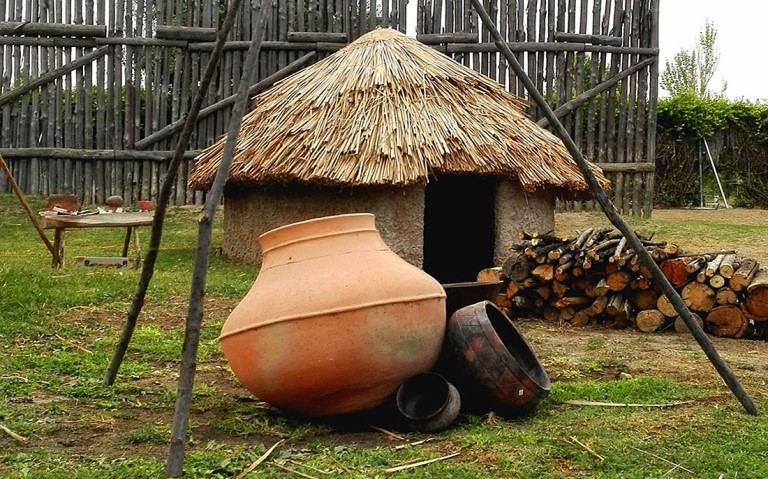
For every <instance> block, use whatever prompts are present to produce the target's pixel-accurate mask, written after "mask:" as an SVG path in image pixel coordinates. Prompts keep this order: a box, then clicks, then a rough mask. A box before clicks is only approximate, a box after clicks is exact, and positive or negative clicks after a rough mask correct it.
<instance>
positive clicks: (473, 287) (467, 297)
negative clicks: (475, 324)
mask: <svg viewBox="0 0 768 479" xmlns="http://www.w3.org/2000/svg"><path fill="white" fill-rule="evenodd" d="M501 285H502V281H484V282H466V283H447V284H443V285H442V286H443V289H444V290H445V313H446V317H447V318H450V317H451V315H452V314H453V313H454V312H456V311H458V310H459V309H461V308H463V307H464V306H469V305H470V304H475V303H477V302H479V301H484V300H487V301H493V300H494V299H496V295H497V294H499V290H500V289H501Z"/></svg>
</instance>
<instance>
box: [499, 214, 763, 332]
mask: <svg viewBox="0 0 768 479" xmlns="http://www.w3.org/2000/svg"><path fill="white" fill-rule="evenodd" d="M638 236H639V238H640V240H641V242H642V244H643V246H644V247H645V249H646V250H647V251H648V252H649V253H650V255H651V257H652V258H653V259H654V261H655V262H656V263H657V264H658V265H659V267H660V268H661V270H662V272H663V273H664V275H665V276H666V277H667V278H668V279H669V281H670V283H672V285H673V286H674V287H675V288H676V289H677V291H678V292H679V293H680V295H681V297H682V298H683V301H684V302H685V304H686V305H688V307H689V308H690V309H691V311H692V312H693V313H694V318H695V319H696V320H697V321H700V324H702V325H703V326H704V328H705V330H706V331H707V332H709V333H710V334H713V335H716V336H722V337H734V338H740V337H744V336H745V335H748V334H752V332H755V333H756V334H757V335H759V336H762V337H768V270H766V269H764V268H762V269H761V268H760V266H759V264H758V262H757V261H755V260H754V259H744V258H742V257H741V256H740V255H738V254H737V253H736V252H734V251H720V252H715V253H702V254H690V253H685V252H683V251H682V250H681V249H680V248H679V247H678V246H677V245H675V244H672V243H667V242H665V241H655V240H654V239H653V235H647V236H646V235H642V234H639V235H638ZM518 238H519V242H517V243H516V244H514V245H513V248H512V254H510V256H509V257H508V258H507V259H506V261H504V263H503V265H502V266H501V267H499V268H495V270H496V272H497V273H498V274H499V275H500V277H501V279H502V280H503V281H504V289H503V290H502V292H501V293H500V294H499V295H498V297H497V300H496V303H497V305H498V306H500V307H501V308H504V309H506V311H507V313H508V314H509V315H510V317H542V318H544V319H547V320H552V321H558V322H560V323H568V324H571V325H574V326H580V325H587V324H603V325H606V326H612V327H616V328H624V327H627V326H635V327H637V328H638V329H640V330H642V331H646V332H653V331H660V330H665V329H668V328H672V327H674V328H675V330H677V331H678V332H687V330H688V329H687V327H686V325H685V322H684V321H683V320H682V318H679V317H678V315H677V312H676V311H675V310H674V308H673V307H672V305H671V304H670V302H669V300H668V299H667V298H666V296H664V295H662V294H660V291H661V288H660V287H659V285H658V284H655V283H654V282H653V281H652V280H651V279H650V278H651V275H650V273H649V272H648V271H647V270H646V268H645V267H644V266H643V265H642V264H641V263H640V261H639V259H638V256H637V254H636V252H635V251H633V250H632V249H630V248H629V247H628V245H627V241H626V238H624V237H623V236H622V234H621V233H620V232H618V231H616V230H613V229H610V228H590V229H587V230H586V231H583V232H581V233H580V234H578V235H577V236H576V237H575V238H570V239H569V238H560V237H557V236H554V235H551V234H538V233H525V232H523V233H520V234H519V236H518Z"/></svg>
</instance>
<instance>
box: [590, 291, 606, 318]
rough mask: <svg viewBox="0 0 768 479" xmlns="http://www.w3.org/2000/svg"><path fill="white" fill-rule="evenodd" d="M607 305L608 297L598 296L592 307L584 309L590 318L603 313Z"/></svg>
mask: <svg viewBox="0 0 768 479" xmlns="http://www.w3.org/2000/svg"><path fill="white" fill-rule="evenodd" d="M607 304H608V296H599V297H598V298H597V299H596V300H594V301H593V302H592V305H591V306H590V307H588V308H587V309H586V311H587V313H588V314H589V315H590V316H597V315H598V314H602V313H603V311H605V306H606V305H607Z"/></svg>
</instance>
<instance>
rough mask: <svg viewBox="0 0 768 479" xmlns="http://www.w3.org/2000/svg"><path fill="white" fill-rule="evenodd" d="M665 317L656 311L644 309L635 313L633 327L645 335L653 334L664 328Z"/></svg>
mask: <svg viewBox="0 0 768 479" xmlns="http://www.w3.org/2000/svg"><path fill="white" fill-rule="evenodd" d="M666 322H667V317H666V316H664V314H663V313H662V312H661V311H659V310H658V309H646V310H643V311H640V312H639V313H637V317H636V318H635V325H636V326H637V329H639V330H640V331H643V332H646V333H653V332H655V331H658V330H660V329H662V328H663V327H664V325H665V324H666Z"/></svg>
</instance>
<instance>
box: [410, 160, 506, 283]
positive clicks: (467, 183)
mask: <svg viewBox="0 0 768 479" xmlns="http://www.w3.org/2000/svg"><path fill="white" fill-rule="evenodd" d="M495 192H496V179H495V178H493V177H483V176H465V175H442V176H440V177H439V178H437V179H432V180H431V181H430V182H429V183H428V184H427V188H426V193H425V194H426V197H425V204H424V271H426V272H427V273H429V274H430V275H432V276H433V277H434V278H435V279H437V280H438V281H439V282H441V283H459V282H464V281H476V280H477V273H478V272H479V271H480V270H481V269H484V268H488V267H490V266H493V247H494V238H495V227H494V216H495V215H494V198H495Z"/></svg>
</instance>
